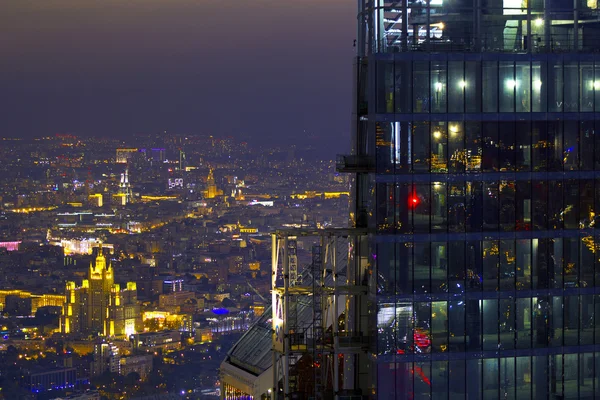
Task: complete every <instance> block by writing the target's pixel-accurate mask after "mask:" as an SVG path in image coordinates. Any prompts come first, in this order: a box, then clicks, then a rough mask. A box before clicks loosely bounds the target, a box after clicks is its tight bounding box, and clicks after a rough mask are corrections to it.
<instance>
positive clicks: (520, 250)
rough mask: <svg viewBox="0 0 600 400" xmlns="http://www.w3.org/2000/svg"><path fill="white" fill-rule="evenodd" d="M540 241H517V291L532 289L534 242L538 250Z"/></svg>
mask: <svg viewBox="0 0 600 400" xmlns="http://www.w3.org/2000/svg"><path fill="white" fill-rule="evenodd" d="M537 240H538V239H520V240H517V241H516V250H515V258H516V267H517V268H516V274H517V290H529V289H531V276H532V274H531V265H532V263H535V261H534V260H533V257H532V247H533V243H532V242H533V241H535V242H536V248H537Z"/></svg>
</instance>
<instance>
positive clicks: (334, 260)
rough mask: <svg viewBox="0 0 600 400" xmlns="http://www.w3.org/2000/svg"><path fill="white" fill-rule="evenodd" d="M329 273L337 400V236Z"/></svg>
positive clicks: (334, 395)
mask: <svg viewBox="0 0 600 400" xmlns="http://www.w3.org/2000/svg"><path fill="white" fill-rule="evenodd" d="M331 272H332V275H333V318H332V321H331V326H332V331H333V398H334V400H338V398H339V390H340V382H339V376H340V370H339V366H340V361H339V359H338V354H339V353H340V351H339V344H340V338H339V325H338V287H337V278H338V268H337V236H333V253H332V265H331Z"/></svg>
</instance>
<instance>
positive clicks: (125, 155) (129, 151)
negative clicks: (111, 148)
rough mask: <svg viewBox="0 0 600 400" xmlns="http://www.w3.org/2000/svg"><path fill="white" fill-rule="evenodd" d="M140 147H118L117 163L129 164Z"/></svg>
mask: <svg viewBox="0 0 600 400" xmlns="http://www.w3.org/2000/svg"><path fill="white" fill-rule="evenodd" d="M137 151H138V149H135V148H121V149H117V155H116V158H115V162H116V163H117V164H127V163H128V162H129V161H130V160H131V159H132V158H133V155H134V154H135V153H137Z"/></svg>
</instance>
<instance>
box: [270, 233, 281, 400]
mask: <svg viewBox="0 0 600 400" xmlns="http://www.w3.org/2000/svg"><path fill="white" fill-rule="evenodd" d="M277 243H278V240H277V234H275V233H272V234H271V312H272V316H271V318H272V319H273V321H275V319H276V318H277V308H276V307H275V298H276V295H275V286H276V285H277V251H278V250H277ZM271 334H272V335H273V336H275V332H272V333H271ZM274 340H275V339H273V343H275V342H274ZM271 353H272V359H273V364H272V365H273V389H272V390H271V398H277V396H278V394H279V376H278V373H277V372H278V371H277V361H278V360H277V351H276V350H275V346H274V345H273V347H272V349H271Z"/></svg>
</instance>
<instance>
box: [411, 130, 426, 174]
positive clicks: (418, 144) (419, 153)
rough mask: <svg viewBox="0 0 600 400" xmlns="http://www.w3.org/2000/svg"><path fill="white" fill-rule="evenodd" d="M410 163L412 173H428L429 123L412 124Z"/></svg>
mask: <svg viewBox="0 0 600 400" xmlns="http://www.w3.org/2000/svg"><path fill="white" fill-rule="evenodd" d="M412 136H413V139H412V151H413V152H412V162H413V170H414V172H429V123H428V122H420V121H419V122H415V123H414V124H413V135H412Z"/></svg>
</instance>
